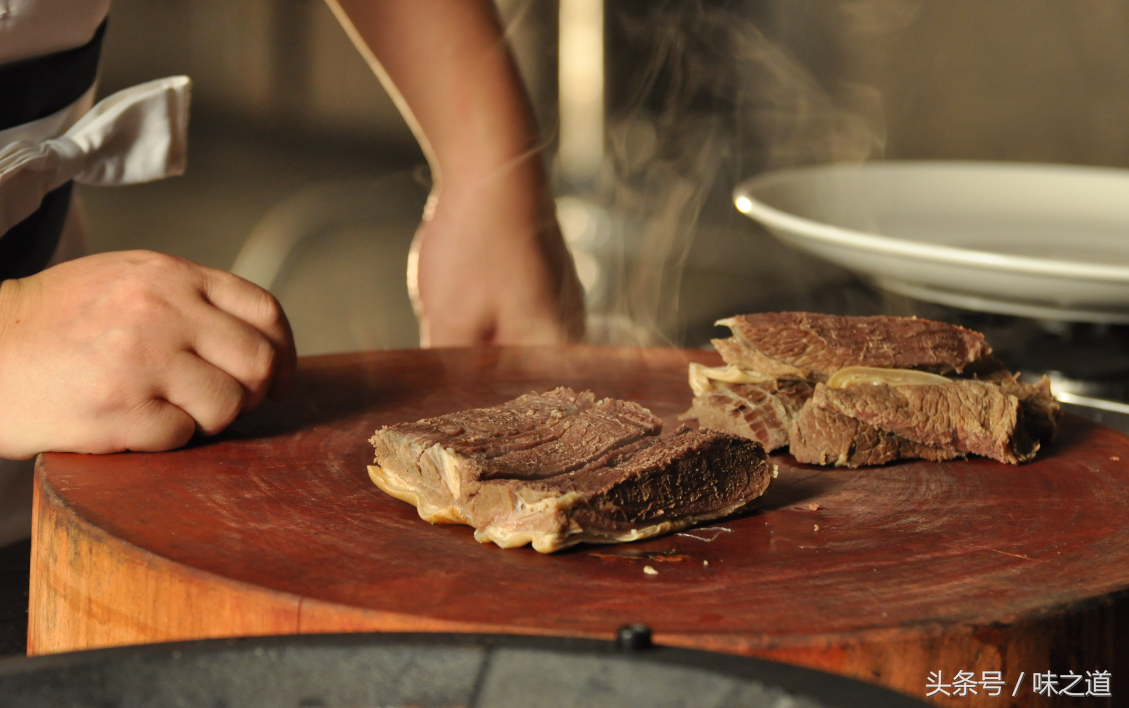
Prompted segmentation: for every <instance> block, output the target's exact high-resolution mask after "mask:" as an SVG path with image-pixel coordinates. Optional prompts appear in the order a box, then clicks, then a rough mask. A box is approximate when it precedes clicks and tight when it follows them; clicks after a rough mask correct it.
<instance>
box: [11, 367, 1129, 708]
mask: <svg viewBox="0 0 1129 708" xmlns="http://www.w3.org/2000/svg"><path fill="white" fill-rule="evenodd" d="M689 361H699V362H703V363H707V364H716V363H718V362H719V361H720V359H719V358H718V357H717V355H716V354H713V353H709V352H701V351H686V350H677V349H610V348H598V347H575V348H560V349H505V348H503V349H466V350H410V351H392V352H378V353H368V354H356V355H336V356H328V357H318V358H313V359H306V360H304V361H303V362H302V363H301V366H300V371H299V375H298V377H297V381H296V383H295V386H294V390H293V391H292V393H291V394H290V396H289V398H288V399H287V400H286V401H284V402H282V403H268V404H265V405H264V406H263V407H262V408H260V409H259V410H258V411H256V412H254V413H253V414H251V415H249V416H247V417H246V418H244V419H241V420H239V421H237V422H236V424H235V425H234V426H233V427H232V428H231V429H230V430H229V431H228V432H226V433H224V434H223V435H221V436H219V437H216V438H213V439H209V440H201V441H197V442H195V443H194V444H192V445H191V446H189V447H188V448H186V449H183V450H179V451H176V452H172V453H162V454H122V455H110V456H83V455H66V454H48V455H44V456H42V457H41V459H40V461H39V466H38V471H37V490H36V494H37V496H36V507H35V527H34V539H33V559H32V577H31V605H30V622H29V638H28V651H29V653H30V654H44V653H51V652H59V651H68V650H74V649H83V648H91V647H101V646H112V645H120V644H133V643H144V642H157V641H167V640H176V639H194V638H204V637H222V636H235V635H257V634H294V633H313V632H337V631H368V630H383V631H405V630H407V631H417V630H418V631H438V630H443V631H468V632H511V633H525V634H548V635H569V636H591V637H600V638H607V637H610V636H611V635H612V633H613V632H614V630H615V629H616V628H617V627H619V626H621V625H624V624H627V623H632V622H643V623H646V624H648V625H650V626H651V627H653V628H654V631H655V638H656V640H657V641H658V642H660V643H665V644H671V645H678V646H686V647H697V648H705V649H713V650H718V651H724V652H732V653H737V654H746V655H754V656H760V657H765V658H770V659H778V660H782V661H787V662H790V663H795V664H800V665H804V666H810V667H815V668H820V669H825V670H829V671H833V672H836V673H840V674H845V675H849V676H854V677H858V678H862V679H865V680H869V681H873V682H876V683H880V684H883V685H886V686H889V687H892V688H895V689H898V690H901V691H904V692H906V693H908V694H911V695H914V696H918V697H923V696H924V695H925V692H926V691H925V687H926V681H927V677H928V674H929V672H932V671H942V672H943V675H944V677H945V678H946V681H948V680H951V678H952V676H954V675H955V674H956V672H957V671H969V672H974V674H975V676H976V678H977V679H979V678H981V672H983V671H1002V672H1003V677H1004V679H1005V680H1006V681H1008V682H1009V683H1008V685H1007V687H1006V689H1005V690H1004V691H1003V695H1002V696H1000V697H990V696H988V695H986V694H985V691H984V689H983V688H980V689H979V692H978V693H977V694H976V695H966V696H963V697H953V698H951V699H948V702H947V703H946V702H945V701H944V700H943V699H944V696H941V695H937V696H934V697H933V699H931V700H938V699H942V700H940V701H939V702H940V703H941V704H944V705H961V706H979V705H991V706H1008V705H1016V706H1036V705H1037V706H1043V705H1058V704H1061V705H1072V706H1073V705H1117V704H1118V702H1116V700H1115V701H1114V702H1112V703H1111V702H1110V700H1109V699H1101V700H1097V699H1094V700H1085V699H1076V698H1067V697H1059V698H1058V699H1049V698H1044V697H1040V696H1035V695H1034V694H1033V693H1032V691H1031V678H1030V677H1031V675H1032V674H1033V673H1034V672H1047V671H1051V672H1055V673H1059V674H1062V673H1066V672H1067V671H1071V670H1073V671H1076V672H1079V673H1084V672H1085V671H1087V670H1091V671H1093V670H1105V671H1110V672H1112V676H1113V687H1114V690H1115V691H1116V690H1117V688H1118V686H1119V679H1120V681H1122V682H1123V681H1125V680H1126V677H1129V672H1127V671H1126V669H1129V661H1127V659H1126V654H1127V651H1126V649H1127V646H1126V645H1127V644H1129V641H1127V640H1129V602H1127V600H1126V597H1127V593H1126V589H1127V588H1129V524H1127V523H1126V522H1127V520H1129V511H1127V505H1129V438H1127V437H1126V436H1124V435H1122V434H1120V433H1117V432H1115V431H1113V430H1111V429H1109V428H1105V427H1101V426H1098V425H1094V424H1090V423H1087V422H1084V421H1082V420H1080V419H1078V418H1073V417H1067V418H1066V419H1065V421H1064V424H1063V428H1062V433H1061V436H1060V439H1059V441H1058V442H1057V443H1056V444H1055V445H1053V446H1051V447H1049V448H1048V449H1046V450H1044V451H1043V452H1041V453H1040V455H1039V458H1038V459H1037V460H1036V461H1035V462H1033V463H1031V464H1027V465H1024V466H1020V467H1013V466H1007V465H1003V464H999V463H996V462H992V461H988V460H981V459H976V460H969V461H957V462H948V463H933V462H908V463H901V464H893V465H888V466H884V467H878V468H870V469H861V470H845V469H822V468H816V467H812V466H807V465H800V464H797V463H795V462H794V461H793V460H792V459H791V458H790V457H789V456H788V455H786V454H781V455H775V456H774V460H775V461H776V462H777V464H779V466H780V476H779V478H778V479H777V480H776V481H775V482H774V484H773V485H772V487H771V488H770V489H769V491H768V493H767V494H766V496H765V497H764V498H763V502H762V503H761V504H760V506H759V508H758V509H757V510H755V511H753V512H750V513H747V514H744V515H742V516H741V517H739V518H734V519H729V520H726V521H724V522H719V523H714V524H712V525H711V526H710V527H709V528H703V529H696V530H691V531H688V532H685V533H680V534H675V535H670V536H666V537H662V538H658V539H654V540H650V541H646V542H641V543H635V544H624V545H615V546H583V547H579V548H576V549H572V550H571V551H568V552H565V553H561V554H557V555H553V556H544V555H540V554H538V553H536V552H534V551H533V550H531V549H529V548H523V549H516V550H501V549H499V548H496V547H494V546H491V545H480V544H478V543H477V542H475V541H474V539H473V536H472V532H471V529H469V528H467V527H464V526H450V525H434V526H433V525H430V524H428V523H426V522H424V521H422V520H421V519H420V518H419V517H418V516H417V514H416V512H415V509H414V508H412V507H411V506H409V505H407V504H404V503H402V502H399V501H397V500H395V499H392V498H390V497H388V496H386V495H384V494H383V493H382V492H380V491H379V490H378V489H377V488H376V487H375V486H373V484H372V483H371V482H370V481H369V479H368V476H367V474H366V471H365V467H366V465H367V464H369V463H370V462H371V460H372V449H371V446H370V445H369V443H368V442H367V438H368V437H369V436H370V435H371V434H372V432H373V431H374V430H375V429H376V428H378V427H379V426H381V425H385V424H392V423H398V422H402V421H408V420H416V419H419V418H422V417H426V416H431V415H437V414H441V413H447V412H451V411H455V410H461V409H465V408H470V407H475V406H485V405H493V404H497V403H501V402H503V401H505V400H508V399H510V398H513V397H515V396H517V395H520V394H522V393H525V392H528V391H531V390H546V389H549V388H552V387H555V386H558V385H569V386H572V387H573V388H576V389H582V388H588V389H591V390H593V391H594V392H595V393H596V394H597V395H600V396H615V397H619V398H626V399H629V400H633V401H637V402H639V403H641V404H643V405H645V406H647V407H649V408H651V409H652V410H653V411H655V412H656V413H657V414H658V415H660V416H662V417H663V418H664V420H665V421H666V424H667V429H668V430H673V429H674V428H675V427H677V425H678V423H677V420H676V418H677V415H678V414H679V413H681V412H682V411H684V410H685V409H686V408H687V407H688V406H689V403H690V397H691V394H690V391H689V387H688V386H687V383H686V364H687V362H689ZM813 507H815V508H813ZM647 566H650V567H651V568H653V569H654V570H656V571H658V574H657V575H651V574H646V573H644V572H643V571H644V568H645V567H647ZM1020 672H1023V673H1024V674H1025V676H1026V678H1025V679H1024V682H1023V684H1022V685H1021V686H1020V689H1019V690H1018V691H1017V695H1016V697H1015V698H1012V697H1011V696H1010V694H1011V692H1012V689H1013V686H1014V684H1015V683H1016V681H1017V679H1018V678H1019V676H1020ZM1114 695H1115V696H1116V695H1117V694H1116V693H1115V694H1114ZM1124 695H1126V696H1129V692H1126V693H1125V694H1124Z"/></svg>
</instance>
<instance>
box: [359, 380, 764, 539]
mask: <svg viewBox="0 0 1129 708" xmlns="http://www.w3.org/2000/svg"><path fill="white" fill-rule="evenodd" d="M661 428H662V421H661V420H660V419H659V418H657V417H656V416H654V415H653V414H651V412H650V411H648V410H647V409H645V408H643V407H642V406H639V405H636V404H634V403H629V402H626V401H617V400H613V399H605V400H602V401H596V399H595V397H594V396H593V395H592V394H591V393H589V392H583V393H579V394H578V393H575V392H573V391H571V390H569V389H567V388H558V389H556V390H554V391H551V392H549V393H546V394H527V395H525V396H522V397H520V398H517V399H515V400H513V401H510V402H508V403H504V404H502V405H500V406H496V407H493V408H482V409H475V410H471V411H463V412H460V413H452V414H449V415H445V416H440V417H438V418H430V419H426V420H421V421H419V422H417V423H404V424H400V425H394V426H390V427H386V428H383V429H381V430H379V431H377V432H376V434H375V435H374V436H373V438H372V441H371V442H372V443H373V446H374V447H375V449H376V465H374V466H372V467H370V468H369V474H370V476H371V477H372V479H373V481H374V482H375V483H376V484H377V486H379V487H380V488H381V489H382V490H384V491H385V492H387V493H388V494H391V495H392V496H395V497H397V498H398V499H402V500H404V501H407V502H409V503H411V504H413V505H415V506H416V508H417V510H418V511H419V514H420V516H421V517H423V518H424V519H427V520H428V521H433V522H435V521H440V522H457V523H465V524H468V525H470V526H473V527H474V529H475V537H476V538H477V539H478V540H480V541H482V542H486V541H492V542H494V543H496V544H498V545H499V546H502V547H504V548H511V547H515V546H523V545H525V544H527V543H532V544H533V547H534V548H535V549H536V550H538V551H541V552H543V553H550V552H553V551H557V550H560V549H562V548H567V547H569V546H571V545H574V544H576V543H580V542H582V541H589V542H601V543H609V542H616V541H631V540H636V539H640V538H646V537H648V536H654V535H657V534H661V533H666V532H669V531H672V530H676V529H679V528H684V527H686V526H689V525H691V524H694V523H697V522H700V521H705V520H709V519H715V518H718V517H721V516H725V515H728V514H731V513H733V512H735V511H737V510H739V509H741V508H743V507H744V506H746V505H748V504H749V502H751V501H752V500H753V499H755V498H756V497H759V496H760V495H761V494H762V493H763V492H764V490H765V489H766V488H767V486H768V483H769V482H770V481H771V478H772V475H773V471H774V466H773V465H771V464H770V463H769V462H768V458H767V454H766V453H765V451H764V448H763V446H761V445H760V444H758V443H756V442H752V441H749V440H745V439H743V438H739V437H736V436H734V435H730V434H728V433H724V432H718V431H709V430H697V431H688V430H682V431H679V433H677V434H675V435H673V436H667V437H660V436H659V433H660V432H661Z"/></svg>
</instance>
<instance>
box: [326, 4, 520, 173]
mask: <svg viewBox="0 0 1129 708" xmlns="http://www.w3.org/2000/svg"><path fill="white" fill-rule="evenodd" d="M328 2H329V4H330V6H331V7H333V9H334V11H335V12H336V13H337V14H338V17H339V19H340V20H341V22H342V24H344V25H345V26H346V28H347V29H349V30H350V34H351V35H352V37H353V40H354V42H357V43H358V45H359V48H360V49H361V50H362V52H364V53H365V54H366V56H367V57H368V58H369V60H370V62H372V63H373V64H374V70H376V72H377V74H378V75H379V76H381V79H382V81H384V83H385V85H386V88H388V90H389V92H390V93H391V94H392V95H393V97H394V98H395V99H396V101H397V104H398V105H399V107H400V110H401V112H402V113H404V115H405V118H406V119H407V120H408V122H409V124H410V125H411V127H412V129H413V131H414V132H415V133H416V137H417V139H418V140H419V141H420V144H421V146H422V147H423V149H424V151H425V153H426V154H427V157H428V160H429V162H430V163H431V167H432V170H433V173H434V175H433V176H434V177H435V179H436V180H437V182H440V183H441V182H442V181H445V180H448V179H461V178H462V176H464V175H472V176H473V177H474V179H476V180H482V179H483V178H489V177H495V178H504V177H506V176H510V177H513V176H516V175H513V174H512V173H513V172H514V171H517V172H527V171H529V169H530V167H532V168H533V169H532V170H531V171H532V172H535V173H538V174H539V173H540V164H539V163H537V162H536V161H537V160H538V159H539V156H538V155H537V154H536V147H537V143H538V134H537V128H536V124H535V121H534V119H533V114H532V110H531V109H530V106H529V102H528V99H527V98H526V96H525V93H524V90H523V87H522V84H521V80H520V77H519V75H518V72H517V67H516V66H515V64H514V61H513V58H512V56H511V54H510V52H509V49H508V47H507V46H506V43H505V40H504V37H503V35H502V28H501V24H500V22H499V19H498V16H497V12H496V11H495V9H494V5H493V3H492V2H491V1H490V0H378V1H375V2H374V1H373V0H328ZM522 177H523V178H528V175H525V174H523V175H522Z"/></svg>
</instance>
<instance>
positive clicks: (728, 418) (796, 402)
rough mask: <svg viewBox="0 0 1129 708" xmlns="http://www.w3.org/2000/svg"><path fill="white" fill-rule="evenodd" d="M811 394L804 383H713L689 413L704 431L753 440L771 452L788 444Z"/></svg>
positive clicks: (698, 397) (696, 399)
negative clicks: (794, 425)
mask: <svg viewBox="0 0 1129 708" xmlns="http://www.w3.org/2000/svg"><path fill="white" fill-rule="evenodd" d="M811 392H812V385H811V384H809V383H807V382H805V381H769V382H767V383H757V384H734V383H726V382H715V383H714V384H713V385H712V386H711V388H710V390H709V391H708V392H706V393H705V394H703V395H698V396H695V397H694V402H693V407H692V408H691V414H692V415H693V417H695V418H697V420H698V423H699V424H700V425H702V426H704V427H706V428H711V429H713V430H724V431H726V432H729V433H733V434H734V435H740V436H741V437H744V438H748V439H750V440H756V441H757V442H759V443H760V444H762V445H764V446H765V449H767V450H768V451H769V452H771V451H773V450H776V449H777V448H781V447H784V446H785V445H787V444H788V430H789V429H790V428H791V427H792V420H793V419H794V418H795V416H796V414H797V413H799V411H800V409H801V408H802V407H803V405H804V403H806V402H807V400H808V399H809V398H811Z"/></svg>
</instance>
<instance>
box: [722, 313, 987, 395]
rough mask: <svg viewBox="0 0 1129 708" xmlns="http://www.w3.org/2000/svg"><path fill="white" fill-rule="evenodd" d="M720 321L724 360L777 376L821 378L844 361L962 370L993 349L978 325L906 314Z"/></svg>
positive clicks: (780, 316) (804, 315)
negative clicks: (975, 327) (970, 326)
mask: <svg viewBox="0 0 1129 708" xmlns="http://www.w3.org/2000/svg"><path fill="white" fill-rule="evenodd" d="M718 324H720V325H725V326H726V327H729V328H730V330H732V332H733V336H732V337H730V338H729V339H719V340H714V345H715V346H717V349H718V351H719V352H721V356H722V358H723V359H725V361H726V362H727V363H729V364H735V365H737V366H740V367H742V368H744V369H748V370H750V371H757V372H759V373H762V374H765V375H768V376H770V377H772V378H778V379H798V380H807V381H825V380H826V379H827V377H828V376H830V375H831V374H833V373H835V372H836V371H838V370H839V369H843V368H846V367H848V366H873V367H880V368H889V369H909V368H916V369H923V370H926V371H935V372H938V373H949V372H958V373H959V372H961V371H963V370H964V368H965V367H966V366H968V365H969V364H972V363H973V362H975V361H977V360H979V359H980V358H982V357H984V356H987V355H988V354H990V353H991V348H989V347H988V345H987V344H986V343H985V342H984V335H982V334H980V333H979V332H973V331H972V330H969V329H965V328H963V327H958V326H956V325H951V324H945V323H944V322H934V321H932V320H919V319H916V318H908V317H886V316H876V317H844V316H839V315H818V314H811V313H807V312H769V313H762V314H755V315H738V316H736V317H730V318H728V319H724V320H721V321H719V322H718Z"/></svg>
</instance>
